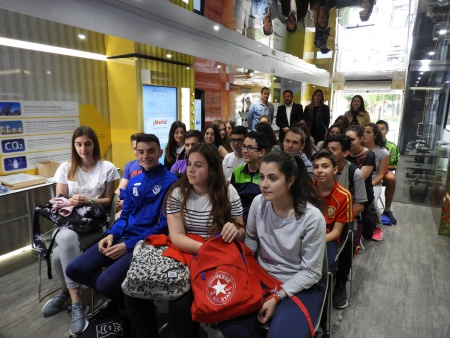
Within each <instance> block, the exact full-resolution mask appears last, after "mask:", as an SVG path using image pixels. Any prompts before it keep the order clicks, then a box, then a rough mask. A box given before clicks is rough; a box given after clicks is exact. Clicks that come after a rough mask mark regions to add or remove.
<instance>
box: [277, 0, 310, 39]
mask: <svg viewBox="0 0 450 338" xmlns="http://www.w3.org/2000/svg"><path fill="white" fill-rule="evenodd" d="M310 2H311V7H312V5H313V3H314V0H280V3H281V12H282V14H283V16H284V17H286V18H287V22H286V29H287V31H288V32H290V33H293V32H295V31H296V30H297V23H299V22H302V21H303V20H304V18H305V16H306V13H307V12H308V6H309V4H310Z"/></svg>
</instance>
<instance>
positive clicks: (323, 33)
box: [314, 0, 336, 54]
mask: <svg viewBox="0 0 450 338" xmlns="http://www.w3.org/2000/svg"><path fill="white" fill-rule="evenodd" d="M335 5H336V2H335V1H324V0H321V1H317V2H316V3H315V4H314V22H315V28H316V32H315V35H314V45H315V46H316V47H317V48H319V49H320V51H321V53H322V54H327V53H328V52H329V51H330V49H329V48H328V47H327V40H328V38H329V37H330V30H331V28H330V27H328V24H329V20H330V9H331V8H333V7H334V6H335Z"/></svg>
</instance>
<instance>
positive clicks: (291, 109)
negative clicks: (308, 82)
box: [275, 89, 306, 143]
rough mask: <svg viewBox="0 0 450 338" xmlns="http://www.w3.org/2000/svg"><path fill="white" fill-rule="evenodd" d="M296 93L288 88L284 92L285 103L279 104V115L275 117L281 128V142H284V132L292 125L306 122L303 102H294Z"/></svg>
mask: <svg viewBox="0 0 450 338" xmlns="http://www.w3.org/2000/svg"><path fill="white" fill-rule="evenodd" d="M293 99H294V93H292V91H291V90H289V89H287V90H285V91H284V92H283V100H284V105H282V106H279V107H278V110H277V117H276V119H275V121H276V123H277V126H278V127H279V128H280V136H279V139H280V142H281V143H282V142H283V139H284V134H285V133H286V132H287V131H288V130H289V127H290V126H293V125H294V124H296V123H300V122H302V121H303V122H305V121H306V118H305V115H304V114H303V107H302V105H301V104H298V103H293V102H292V100H293Z"/></svg>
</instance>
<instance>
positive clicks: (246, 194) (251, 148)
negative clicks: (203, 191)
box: [230, 131, 269, 223]
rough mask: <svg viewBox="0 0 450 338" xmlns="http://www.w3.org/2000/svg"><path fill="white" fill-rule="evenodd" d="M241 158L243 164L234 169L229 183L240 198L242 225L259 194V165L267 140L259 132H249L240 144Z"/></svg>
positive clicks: (267, 146) (267, 143)
mask: <svg viewBox="0 0 450 338" xmlns="http://www.w3.org/2000/svg"><path fill="white" fill-rule="evenodd" d="M241 147H242V156H243V158H244V161H245V164H244V165H240V166H238V167H236V168H235V169H234V171H233V174H232V175H231V181H230V183H231V184H232V185H233V186H234V187H235V188H236V190H237V192H238V194H239V196H240V197H241V203H242V209H243V218H244V223H246V222H247V216H248V212H249V210H250V206H251V204H252V202H253V199H254V198H255V197H256V196H257V195H259V194H260V193H261V190H260V188H259V165H260V163H261V158H262V157H263V156H264V154H265V153H266V152H267V149H268V148H269V140H268V139H267V137H266V135H264V134H263V133H261V132H257V131H251V132H249V133H248V134H247V137H246V138H245V140H244V143H243V144H242V146H241Z"/></svg>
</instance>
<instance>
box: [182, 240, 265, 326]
mask: <svg viewBox="0 0 450 338" xmlns="http://www.w3.org/2000/svg"><path fill="white" fill-rule="evenodd" d="M255 263H256V261H255V259H254V258H253V253H252V251H251V250H250V249H249V248H248V247H247V246H246V245H245V244H243V243H240V242H236V241H235V242H233V243H225V242H224V240H223V239H222V237H221V236H218V237H214V238H211V239H209V240H208V241H206V242H205V243H204V244H203V245H202V246H201V247H200V250H199V251H198V254H197V256H194V258H193V259H192V262H191V266H190V270H191V286H192V291H193V292H194V302H193V303H192V319H193V320H194V321H196V322H200V323H206V324H212V323H218V322H222V321H225V320H228V319H232V318H236V317H239V316H242V315H245V314H249V313H252V312H256V311H258V309H259V308H260V307H261V305H262V303H263V297H262V292H261V285H260V279H259V274H258V271H257V269H256V267H255ZM256 264H257V263H256Z"/></svg>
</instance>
